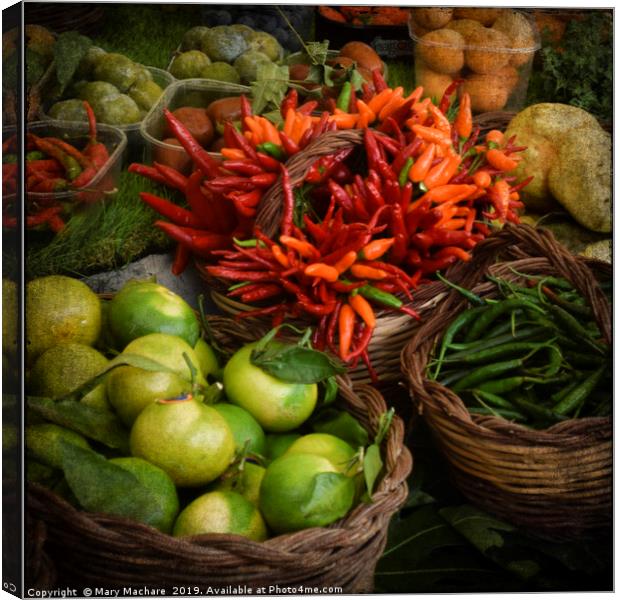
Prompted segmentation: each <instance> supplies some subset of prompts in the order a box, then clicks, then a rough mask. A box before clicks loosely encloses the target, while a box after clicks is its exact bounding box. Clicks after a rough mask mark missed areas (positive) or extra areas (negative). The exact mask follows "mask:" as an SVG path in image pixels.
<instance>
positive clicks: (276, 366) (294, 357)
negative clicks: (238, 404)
mask: <svg viewBox="0 0 620 600" xmlns="http://www.w3.org/2000/svg"><path fill="white" fill-rule="evenodd" d="M250 361H251V362H252V364H253V365H255V366H257V367H259V368H261V369H263V371H265V372H267V373H269V374H270V375H272V376H273V377H277V378H278V379H281V380H282V381H288V382H290V383H318V382H319V381H323V380H324V379H327V378H328V377H332V376H333V375H336V374H338V373H344V372H345V370H346V369H345V367H344V365H342V364H341V363H339V362H336V361H335V360H334V359H333V358H331V357H330V356H329V355H327V354H325V353H324V352H319V351H318V350H313V349H311V348H301V347H299V346H294V345H286V344H282V343H281V342H270V343H268V344H267V345H266V346H265V347H264V348H263V349H259V348H254V350H252V354H251V355H250Z"/></svg>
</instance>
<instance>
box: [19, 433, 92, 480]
mask: <svg viewBox="0 0 620 600" xmlns="http://www.w3.org/2000/svg"><path fill="white" fill-rule="evenodd" d="M62 442H68V443H69V444H74V445H75V446H79V447H80V448H90V444H89V443H88V442H87V441H86V438H85V437H84V436H82V435H80V434H79V433H77V432H75V431H72V430H71V429H67V428H66V427H61V426H60V425H55V424H54V423H39V424H36V425H28V427H26V449H27V450H28V455H29V456H31V457H32V458H34V459H35V460H37V461H39V462H41V463H43V464H44V465H48V466H50V467H54V468H56V469H61V468H62V445H61V444H62Z"/></svg>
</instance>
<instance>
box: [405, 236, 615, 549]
mask: <svg viewBox="0 0 620 600" xmlns="http://www.w3.org/2000/svg"><path fill="white" fill-rule="evenodd" d="M500 261H501V262H500ZM515 270H516V271H518V272H519V273H527V274H531V275H554V276H559V277H564V278H566V279H567V280H569V281H571V282H572V284H573V285H574V286H575V288H576V289H577V290H578V291H579V292H580V293H581V294H582V295H583V296H584V298H585V299H586V302H587V303H588V305H589V306H591V308H592V310H593V313H594V317H595V319H596V321H597V324H598V326H599V329H600V331H601V334H602V337H603V339H604V340H605V341H606V342H607V343H608V344H609V343H611V331H612V330H611V310H610V306H609V303H608V302H607V299H606V297H605V295H604V293H603V291H602V289H601V288H600V286H599V285H598V281H609V280H610V279H611V277H612V270H611V265H609V264H607V263H604V262H601V261H596V260H591V259H585V258H583V257H578V256H574V255H572V254H570V252H569V251H568V250H567V249H566V248H564V247H563V246H561V245H560V244H559V243H558V242H557V241H556V240H555V238H554V237H553V235H552V234H551V233H550V232H549V231H543V230H535V229H534V228H532V227H530V226H527V225H519V226H513V225H509V226H507V227H506V228H505V229H504V230H502V231H501V232H498V233H497V234H494V235H492V236H490V237H489V238H488V239H486V240H484V241H482V242H481V243H480V244H479V245H478V246H477V247H476V249H475V250H474V253H473V258H472V261H471V262H470V263H467V264H466V265H456V266H455V267H454V268H452V269H450V270H449V271H448V272H447V274H446V277H447V278H448V279H450V280H451V281H453V282H454V283H456V284H457V285H460V286H462V287H465V288H467V289H471V290H473V291H474V292H475V293H477V294H479V295H482V296H485V297H492V296H493V295H496V294H497V290H496V287H495V285H494V284H492V283H489V282H488V280H486V279H485V274H487V273H491V274H492V275H494V276H496V277H501V278H503V279H508V280H513V281H515V282H519V283H522V282H523V278H520V277H519V276H518V275H516V274H515V272H514V271H515ZM466 306H467V301H466V300H465V299H464V298H463V297H462V295H461V294H460V293H459V292H458V291H456V290H453V291H451V292H450V293H449V294H448V296H447V298H446V300H445V301H444V302H443V303H442V304H441V306H440V307H439V308H438V310H437V311H436V313H435V314H434V315H433V317H432V318H431V319H430V320H428V321H427V322H425V323H424V324H423V325H422V326H421V327H420V328H419V329H418V330H417V332H416V334H415V335H414V337H413V338H412V339H411V341H410V342H409V344H408V345H407V346H406V347H405V349H404V350H403V352H402V369H403V373H404V374H405V376H406V378H407V381H408V384H409V388H410V393H411V397H412V400H413V402H414V405H415V407H416V408H417V410H418V412H419V413H420V414H421V415H422V417H423V418H424V420H425V421H426V423H427V424H428V426H429V428H430V430H431V432H432V434H433V437H434V439H435V441H436V443H437V445H438V447H439V449H440V451H441V452H442V454H443V456H444V457H445V459H446V460H447V462H448V463H449V466H450V468H451V473H452V475H453V478H454V482H455V484H456V486H457V487H458V488H459V489H460V490H461V492H462V493H463V494H464V495H465V496H466V497H467V498H468V499H469V500H470V501H471V502H472V503H474V504H476V505H478V506H480V507H481V508H483V509H485V510H488V511H489V512H490V513H493V514H495V515H497V516H498V517H500V518H502V519H505V520H506V521H508V522H511V523H514V524H515V525H517V526H519V527H522V528H523V529H526V530H528V531H529V532H531V533H532V534H534V535H538V536H541V537H544V538H548V539H557V540H562V539H574V538H579V537H582V536H584V535H588V534H595V533H597V532H602V531H608V530H609V527H611V518H612V458H613V457H612V423H611V418H610V417H584V418H581V419H570V420H567V421H563V422H561V423H558V424H555V425H553V426H552V427H549V428H548V429H545V430H533V429H529V428H527V427H525V426H523V425H520V424H516V423H513V422H510V421H508V420H504V419H502V418H498V417H494V416H493V417H491V416H482V415H476V414H470V413H469V411H468V410H467V408H466V407H465V405H464V403H463V401H462V400H461V398H460V397H459V396H458V395H457V394H455V393H454V392H452V391H451V390H450V389H448V388H446V387H444V386H442V385H441V384H439V383H438V382H436V381H431V380H429V379H427V378H426V366H427V363H428V360H429V357H430V356H431V354H432V351H433V347H434V346H435V344H436V343H437V342H439V341H440V340H441V338H442V337H443V334H444V332H445V331H446V329H447V327H448V326H449V325H450V323H452V322H453V321H454V319H455V318H456V317H457V316H458V315H459V314H460V313H461V312H462V311H463V310H464V309H465V308H466ZM611 393H612V391H611V390H610V394H611Z"/></svg>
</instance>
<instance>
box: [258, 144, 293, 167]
mask: <svg viewBox="0 0 620 600" xmlns="http://www.w3.org/2000/svg"><path fill="white" fill-rule="evenodd" d="M256 150H258V151H259V152H264V153H265V154H268V155H269V156H272V157H273V158H275V159H276V160H279V161H281V162H282V161H285V160H286V158H287V156H286V152H284V150H283V149H282V146H279V145H278V144H274V143H273V142H263V143H262V144H259V145H258V146H256Z"/></svg>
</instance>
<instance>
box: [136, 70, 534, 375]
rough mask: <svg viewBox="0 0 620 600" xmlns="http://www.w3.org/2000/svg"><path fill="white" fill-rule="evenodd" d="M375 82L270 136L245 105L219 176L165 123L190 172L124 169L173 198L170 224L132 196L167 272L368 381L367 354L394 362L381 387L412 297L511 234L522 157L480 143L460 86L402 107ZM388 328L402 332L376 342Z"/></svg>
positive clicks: (166, 208)
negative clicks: (288, 328)
mask: <svg viewBox="0 0 620 600" xmlns="http://www.w3.org/2000/svg"><path fill="white" fill-rule="evenodd" d="M373 78H374V80H373V83H374V86H373V87H370V86H369V85H367V84H363V85H362V87H361V89H360V90H358V91H356V90H355V89H354V88H353V86H352V85H351V84H350V83H348V82H347V83H345V84H344V85H343V87H342V91H341V93H340V96H339V97H338V98H337V99H336V100H332V103H333V106H331V105H328V106H324V107H323V108H324V110H322V112H317V110H318V102H316V101H314V100H311V101H308V102H305V103H304V104H301V105H300V104H299V103H298V97H297V92H296V91H295V90H294V89H293V90H291V91H290V92H289V94H288V95H287V96H286V98H285V99H284V101H283V103H282V105H281V107H280V113H281V117H282V119H281V123H280V124H275V123H272V122H271V121H269V119H267V118H266V117H264V116H258V115H254V114H253V113H252V108H251V105H250V103H249V101H247V100H246V99H245V98H242V119H241V123H242V127H241V130H237V129H236V128H235V127H234V126H233V124H232V123H230V122H229V123H226V125H225V128H224V138H225V142H226V145H225V147H224V148H222V150H221V154H222V157H223V160H222V161H218V160H216V159H215V158H213V157H211V156H209V155H208V154H207V153H206V151H204V150H203V149H202V148H200V147H199V146H198V145H197V143H196V141H195V140H194V139H193V138H192V137H191V135H189V132H187V130H186V129H185V128H184V127H183V125H182V124H181V123H179V122H178V120H176V119H175V117H174V115H172V114H171V113H169V112H167V111H165V112H164V115H165V118H166V119H167V121H168V125H169V127H170V129H171V131H172V132H173V133H174V135H175V136H176V137H177V139H178V140H179V141H180V143H181V144H182V146H183V147H184V149H185V150H186V152H187V153H188V154H189V155H190V156H191V157H192V160H193V161H194V164H195V166H196V170H195V171H194V173H193V174H192V175H191V176H190V177H185V176H179V175H180V174H179V173H177V172H174V173H173V172H172V171H171V170H170V169H168V168H165V167H164V166H163V165H159V164H156V163H155V164H154V165H153V167H147V166H145V165H132V166H131V167H130V170H134V171H135V172H140V173H142V174H143V175H145V176H147V177H151V178H152V179H155V180H157V181H162V182H164V183H168V184H169V185H170V186H172V187H176V188H177V189H179V190H182V191H184V192H185V195H186V198H187V201H188V204H189V205H190V210H181V211H180V210H179V207H177V206H175V205H171V204H170V203H169V202H166V201H162V199H160V198H155V197H153V196H151V195H149V194H142V195H141V197H142V199H143V200H144V201H145V202H147V203H148V204H149V205H150V206H152V207H153V208H155V210H158V211H159V212H160V214H162V215H163V216H165V217H166V218H167V219H169V220H170V221H172V222H168V221H158V222H156V226H158V227H160V228H161V229H163V230H164V231H166V232H167V233H168V234H169V235H170V236H171V237H172V238H173V239H175V240H176V241H177V242H178V243H179V246H178V249H177V260H176V261H175V270H176V271H177V272H178V271H180V270H181V269H182V268H183V266H184V264H186V262H187V260H188V257H189V255H191V254H193V255H195V256H196V257H198V261H199V267H200V269H201V272H203V273H205V274H206V276H207V277H208V282H209V284H210V285H213V286H214V287H215V288H216V290H217V291H218V292H220V300H221V298H222V296H221V294H222V293H223V294H225V295H226V296H227V297H228V299H229V300H232V301H237V300H238V301H240V302H241V304H245V305H250V310H241V311H240V312H239V313H238V315H237V317H238V318H262V319H265V321H266V322H269V324H270V326H271V325H273V324H278V323H280V322H282V321H283V320H284V319H293V320H295V319H300V320H303V321H305V322H310V323H311V324H313V325H314V327H315V339H314V343H315V345H316V346H317V347H319V348H325V349H330V350H332V351H333V352H334V353H336V354H338V355H339V356H340V358H341V359H342V360H344V361H345V362H346V363H347V364H348V365H349V366H350V367H351V369H355V368H356V367H357V366H358V364H363V365H365V367H366V368H367V369H368V373H369V374H370V376H371V378H372V379H374V380H376V379H378V373H377V372H378V371H379V369H375V368H374V367H373V358H374V356H373V355H372V352H371V350H372V349H374V350H376V351H378V352H381V353H383V354H386V355H389V356H390V364H391V365H392V366H391V371H384V370H383V369H382V370H381V372H380V375H381V377H382V378H385V379H391V378H395V377H398V368H397V367H398V360H399V359H398V352H399V350H400V346H399V343H400V341H401V340H397V339H395V338H394V337H393V336H394V335H395V333H397V332H398V334H405V336H406V335H407V331H408V334H411V333H412V332H413V328H415V327H416V326H417V322H418V320H419V319H420V318H421V314H420V308H421V307H427V308H429V309H430V307H431V306H432V301H433V299H437V294H436V293H435V291H432V290H431V292H429V293H428V298H425V294H424V293H423V290H425V289H426V286H427V285H428V284H430V283H432V281H433V279H434V274H435V272H436V271H438V270H443V269H445V268H447V267H448V266H449V265H451V264H453V263H455V262H459V261H469V260H470V258H471V250H472V248H474V247H475V246H476V244H477V243H478V242H480V241H481V240H483V239H484V238H485V237H486V236H487V235H489V233H490V232H491V231H492V227H493V223H499V224H501V223H504V222H506V221H518V215H517V212H516V211H517V210H518V209H519V208H521V207H522V204H521V202H520V201H519V190H520V189H521V187H523V186H524V185H526V184H527V181H525V182H517V181H516V178H515V177H514V176H513V175H511V174H510V171H511V170H512V169H514V168H515V167H516V165H517V161H518V157H519V152H520V151H521V150H523V148H520V147H518V146H517V145H516V143H515V140H512V139H511V140H507V139H504V136H503V134H502V133H501V132H500V131H492V132H489V133H487V134H486V136H480V129H479V128H478V127H477V126H475V124H474V123H473V119H472V114H471V110H470V103H469V100H468V96H467V94H463V95H462V97H461V98H460V99H459V98H458V97H457V93H456V92H457V88H458V82H457V83H455V84H454V85H453V86H451V87H450V88H449V89H448V90H446V93H445V95H444V97H443V98H442V99H441V101H440V103H439V104H438V105H435V104H433V102H432V101H431V100H430V99H429V98H425V99H423V89H422V88H417V89H416V90H414V91H413V92H412V93H411V94H408V95H407V94H405V92H404V90H403V88H402V87H398V88H395V89H391V88H389V87H388V86H387V84H386V83H385V81H384V80H383V78H382V76H381V74H380V72H379V71H378V70H376V71H375V72H374V73H373ZM422 300H423V301H422ZM428 301H430V302H431V303H430V304H429V303H428ZM220 304H221V305H224V306H226V302H223V301H222V302H220ZM228 306H232V307H233V308H234V309H235V310H236V309H238V308H244V307H243V306H241V307H239V306H238V305H231V304H230V303H229V304H228ZM388 314H389V315H391V316H392V315H396V316H397V317H398V319H397V320H394V321H393V323H392V324H391V326H390V327H388V328H387V329H386V330H385V336H382V337H381V338H379V337H378V334H379V332H380V331H381V330H382V329H383V328H382V327H380V326H379V323H380V322H381V319H383V318H384V317H385V316H386V315H388ZM404 339H406V338H403V340H404ZM372 342H375V343H374V344H373V343H372Z"/></svg>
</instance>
